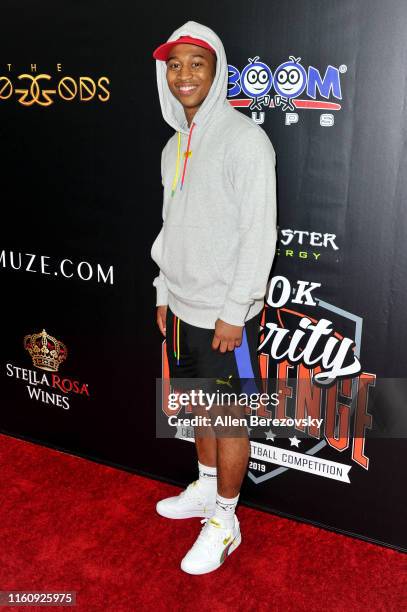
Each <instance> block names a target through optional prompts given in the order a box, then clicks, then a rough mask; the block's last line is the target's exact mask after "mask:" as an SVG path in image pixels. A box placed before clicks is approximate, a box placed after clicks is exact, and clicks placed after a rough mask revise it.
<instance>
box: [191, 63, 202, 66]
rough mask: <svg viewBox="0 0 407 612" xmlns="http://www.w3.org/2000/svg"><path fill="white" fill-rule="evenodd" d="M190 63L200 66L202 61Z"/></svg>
mask: <svg viewBox="0 0 407 612" xmlns="http://www.w3.org/2000/svg"><path fill="white" fill-rule="evenodd" d="M192 65H193V66H202V62H194V63H193V64H192Z"/></svg>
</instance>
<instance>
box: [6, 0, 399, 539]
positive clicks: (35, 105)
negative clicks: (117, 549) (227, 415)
mask: <svg viewBox="0 0 407 612" xmlns="http://www.w3.org/2000/svg"><path fill="white" fill-rule="evenodd" d="M3 20H4V24H5V27H4V29H3V36H2V38H1V41H0V51H1V53H0V62H1V65H0V68H1V70H0V112H1V123H0V129H1V141H2V164H1V175H2V181H1V182H2V189H1V192H2V221H1V244H0V280H1V290H2V291H1V295H2V302H1V312H2V318H1V322H2V342H1V353H0V384H1V407H2V408H1V418H0V429H1V431H2V432H3V433H6V434H10V435H15V436H18V437H21V438H24V439H27V440H31V441H34V442H38V443H40V444H45V445H49V446H52V447H55V448H58V449H61V450H66V451H67V452H71V453H75V454H79V455H82V456H84V457H88V458H91V459H94V460H97V461H100V462H104V463H108V464H112V465H115V466H119V467H122V468H124V469H128V470H130V471H134V472H137V473H141V474H147V475H150V476H153V477H156V478H160V479H163V480H167V481H170V482H174V483H178V484H181V485H182V484H185V483H186V482H188V481H190V480H191V479H192V478H194V477H196V455H195V449H194V445H193V444H192V443H191V440H190V439H189V438H188V436H187V435H183V434H182V432H179V431H178V430H177V432H176V433H174V436H173V438H172V439H163V438H160V437H157V435H156V382H157V381H156V379H157V378H158V379H159V378H160V377H161V376H162V374H165V372H166V367H167V361H166V359H167V356H166V342H165V339H164V338H163V336H162V335H161V334H160V332H159V330H158V327H157V325H156V309H155V289H154V287H153V286H152V281H153V278H154V277H155V276H156V275H157V273H158V270H157V267H156V265H155V263H154V262H153V261H152V259H151V256H150V249H151V245H152V243H153V241H154V239H155V237H156V236H157V234H158V232H159V230H160V228H161V224H162V217H161V208H162V185H161V175H160V159H161V150H162V148H163V146H164V145H165V143H166V141H167V139H168V138H169V137H170V136H171V135H172V133H173V131H172V129H171V128H170V127H169V126H168V125H167V124H166V123H165V122H164V120H163V118H162V115H161V109H160V106H159V101H158V92H157V87H156V72H155V61H154V60H153V59H152V51H153V49H154V48H155V47H156V46H157V45H158V44H160V43H161V42H163V41H165V40H166V39H167V38H168V36H169V35H170V34H171V32H172V31H173V30H175V29H176V28H177V27H179V26H180V25H182V24H183V23H185V22H186V21H188V20H194V21H198V22H200V23H203V24H205V25H207V26H209V27H211V28H212V29H214V30H215V32H216V33H217V34H218V35H219V36H220V37H221V39H222V41H223V43H224V46H225V50H226V55H227V59H228V64H229V93H228V97H229V101H230V104H232V105H234V106H235V107H236V108H238V110H239V112H242V113H244V114H245V115H246V116H247V117H249V118H251V119H252V120H253V121H255V122H257V123H259V124H260V125H261V126H262V128H263V129H265V130H266V132H267V133H268V135H269V136H270V139H271V141H272V143H273V145H274V148H275V151H276V157H277V166H276V172H277V192H278V227H279V238H278V244H277V251H276V257H275V261H274V264H273V269H272V272H271V275H270V284H269V291H268V294H267V305H266V307H265V309H264V313H263V321H262V324H263V330H262V335H261V337H259V359H260V365H261V371H262V375H263V376H264V378H266V379H270V381H271V380H272V379H275V378H276V377H278V379H279V385H280V390H282V392H283V393H284V397H285V402H284V404H283V405H282V408H281V409H279V411H278V414H276V413H275V411H274V409H271V408H270V409H263V410H262V411H260V414H261V415H262V416H264V417H285V416H291V417H293V418H297V419H302V418H308V417H310V418H311V417H312V419H320V421H312V423H311V421H310V424H309V425H308V426H303V425H298V427H293V429H292V433H291V435H290V436H289V437H286V438H284V437H280V436H279V432H278V428H273V425H272V424H271V426H270V428H269V429H268V430H267V432H266V434H265V435H264V436H263V439H261V438H260V439H259V438H257V439H253V441H252V457H251V459H250V463H249V470H248V475H247V478H246V481H245V484H244V488H243V490H242V499H243V501H244V502H246V503H248V504H251V505H253V506H256V507H259V508H262V509H264V510H266V511H271V512H274V513H280V514H283V515H285V516H289V517H295V518H298V519H300V520H305V521H309V522H313V523H315V524H317V525H321V526H323V527H327V528H330V529H335V530H338V531H341V532H345V533H348V534H351V535H355V536H357V537H362V538H366V539H369V540H373V541H376V542H378V543H382V544H385V545H389V546H392V547H396V548H400V549H404V550H407V536H406V532H405V521H404V510H405V505H406V501H407V499H406V493H405V470H406V468H405V465H406V461H405V459H406V447H407V445H406V440H405V437H406V436H405V435H404V433H405V429H406V427H405V420H406V417H405V414H406V397H407V385H406V384H405V383H406V378H405V376H406V362H407V325H406V313H405V305H406V303H407V291H406V282H405V270H406V269H407V246H406V241H405V237H406V235H407V213H406V206H405V202H406V197H407V168H406V165H407V164H406V125H407V104H406V93H407V86H406V72H405V66H406V62H407V38H406V36H405V33H406V31H407V5H406V4H405V2H404V1H403V0H391V1H390V2H388V3H387V4H386V5H384V4H383V3H381V2H379V1H378V0H364V1H362V0H359V1H357V0H337V1H336V0H325V1H318V0H317V1H315V0H302V1H301V0H292V1H291V2H290V3H284V2H279V1H268V2H265V1H259V0H256V1H254V2H250V3H246V2H243V1H241V0H239V1H238V2H236V1H234V2H231V1H225V2H206V3H203V5H202V6H200V7H198V8H196V7H192V5H191V3H189V2H185V1H184V0H180V1H179V2H178V3H177V5H176V7H173V6H172V5H166V4H165V3H164V4H161V5H160V6H159V8H158V7H157V6H156V5H153V4H144V5H142V6H141V7H140V6H136V5H135V4H134V3H131V2H129V1H127V0H126V1H125V0H118V1H117V2H115V3H113V2H105V1H103V2H96V1H93V0H92V1H90V0H86V1H84V2H81V3H75V4H71V5H70V4H69V3H68V4H66V5H64V6H61V5H59V6H58V7H56V5H55V3H53V2H50V1H48V0H42V1H41V2H39V3H36V4H35V5H34V4H32V3H27V5H26V6H24V10H23V11H22V10H21V6H18V4H16V3H12V2H9V1H8V2H6V3H5V4H4V5H3ZM255 83H257V84H260V85H259V87H257V89H256V88H254V84H255ZM242 147H244V143H242ZM321 372H322V373H323V372H329V373H330V381H329V384H318V383H317V379H318V376H317V374H318V373H321ZM314 376H315V377H316V378H314ZM300 380H301V381H304V383H303V386H302V387H301V388H300V385H299V384H298V382H299V381H300ZM270 390H271V389H269V391H270ZM298 423H300V421H298ZM305 434H306V437H304V436H305Z"/></svg>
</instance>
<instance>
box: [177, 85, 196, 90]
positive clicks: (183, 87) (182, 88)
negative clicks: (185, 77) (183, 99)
mask: <svg viewBox="0 0 407 612" xmlns="http://www.w3.org/2000/svg"><path fill="white" fill-rule="evenodd" d="M195 87H196V85H183V86H182V87H180V91H190V90H191V89H195Z"/></svg>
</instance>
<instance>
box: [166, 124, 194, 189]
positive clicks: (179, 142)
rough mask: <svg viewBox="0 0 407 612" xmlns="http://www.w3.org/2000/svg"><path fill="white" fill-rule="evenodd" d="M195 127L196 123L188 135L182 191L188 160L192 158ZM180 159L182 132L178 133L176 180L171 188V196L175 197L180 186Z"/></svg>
mask: <svg viewBox="0 0 407 612" xmlns="http://www.w3.org/2000/svg"><path fill="white" fill-rule="evenodd" d="M194 127H195V123H194V122H192V125H191V129H190V130H189V135H188V144H187V150H186V152H185V153H184V157H185V159H184V167H183V170H182V177H181V185H180V189H182V186H183V184H184V179H185V172H186V169H187V163H188V159H189V157H190V156H191V153H192V151H190V149H189V147H190V144H191V138H192V132H193V130H194ZM180 157H181V132H178V151H177V163H176V166H175V176H174V180H173V181H172V187H171V196H173V195H174V193H175V190H176V188H177V184H178V175H179V162H180Z"/></svg>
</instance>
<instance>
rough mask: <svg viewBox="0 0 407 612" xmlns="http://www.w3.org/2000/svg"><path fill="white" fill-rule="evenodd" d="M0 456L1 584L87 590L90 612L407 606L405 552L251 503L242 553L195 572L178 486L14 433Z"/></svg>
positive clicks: (82, 602)
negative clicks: (164, 511)
mask: <svg viewBox="0 0 407 612" xmlns="http://www.w3.org/2000/svg"><path fill="white" fill-rule="evenodd" d="M0 457H1V475H2V478H1V488H2V491H1V493H2V495H1V499H2V501H1V505H0V525H1V528H0V529H1V553H0V554H1V568H0V590H3V591H4V590H37V591H41V590H55V591H65V590H71V591H76V592H77V606H76V607H75V608H64V609H67V610H68V609H75V610H80V611H82V610H83V611H84V612H85V611H86V612H93V611H95V612H96V611H109V612H122V611H123V612H130V611H135V610H138V609H142V610H147V611H150V610H151V611H153V610H154V611H155V610H190V611H192V612H194V611H195V610H200V611H202V610H211V611H218V610H219V611H236V610H242V611H243V610H244V611H248V610H253V611H254V610H256V611H258V610H267V611H270V610H271V611H273V612H274V611H280V610H281V611H284V612H286V611H291V610H293V611H294V610H295V611H296V612H298V611H303V610H304V611H307V612H308V611H314V610H318V611H320V610H329V611H336V610H338V611H339V610H341V611H342V610H343V611H346V612H349V611H352V612H353V611H355V610H364V611H366V610H375V611H378V610H383V611H384V610H385V611H386V612H388V611H392V610H394V611H396V610H397V612H401V611H402V610H406V609H407V600H406V586H407V581H406V564H407V557H406V555H404V554H402V553H398V552H395V551H393V550H389V549H386V548H382V547H379V546H376V545H374V544H367V543H365V542H362V541H359V540H354V539H351V538H348V537H346V536H342V535H336V534H333V533H330V532H328V531H324V530H322V529H318V528H315V527H311V526H307V525H303V524H300V523H297V522H294V521H289V520H286V519H281V518H277V517H275V516H272V515H269V514H266V513H262V512H258V511H255V510H251V509H248V508H243V507H240V508H239V509H238V514H239V517H240V520H241V525H242V536H243V541H242V544H241V546H240V547H239V549H238V550H237V551H236V553H234V554H233V555H232V556H231V557H230V558H229V559H227V561H226V562H225V564H224V565H223V566H222V567H221V568H220V569H219V570H218V571H217V572H215V573H212V574H208V575H206V576H188V575H186V574H184V573H183V572H181V570H179V562H180V560H181V558H182V557H183V555H184V554H185V552H186V551H187V549H188V548H189V546H190V545H191V544H192V543H193V541H194V540H195V537H196V535H197V533H198V531H199V528H200V524H199V519H190V520H187V521H170V520H167V519H164V518H161V517H159V516H158V515H156V514H155V513H154V504H155V502H156V501H157V500H158V499H160V498H161V497H163V496H167V495H169V494H174V492H175V491H178V489H176V488H175V487H172V486H169V485H165V484H162V483H160V482H156V481H154V480H149V479H147V478H141V477H139V476H135V475H132V474H129V473H127V472H123V471H120V470H116V469H113V468H110V467H105V466H102V465H99V464H96V463H94V462H92V461H87V460H84V459H81V458H78V457H74V456H71V455H68V454H65V453H61V452H58V451H54V450H50V449H48V448H44V447H41V446H38V445H36V444H31V443H27V442H24V441H21V440H17V439H14V438H11V437H8V436H4V435H0ZM16 609H19V610H22V609H24V610H44V609H52V610H55V609H56V608H49V607H46V608H44V607H35V608H34V607H19V608H12V607H2V608H1V610H16Z"/></svg>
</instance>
